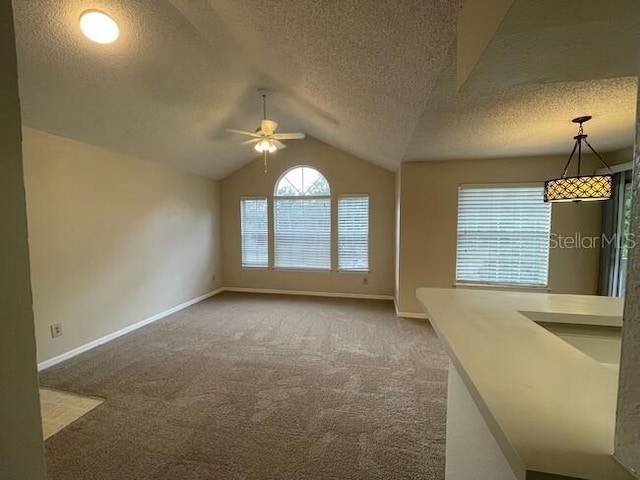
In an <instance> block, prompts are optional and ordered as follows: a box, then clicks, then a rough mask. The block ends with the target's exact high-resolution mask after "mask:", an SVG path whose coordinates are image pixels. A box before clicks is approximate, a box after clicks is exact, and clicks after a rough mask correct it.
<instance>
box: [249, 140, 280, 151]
mask: <svg viewBox="0 0 640 480" xmlns="http://www.w3.org/2000/svg"><path fill="white" fill-rule="evenodd" d="M253 148H255V149H256V151H258V152H260V153H262V152H269V153H273V152H275V151H276V146H275V145H273V144H272V143H271V142H270V141H269V140H266V139H265V140H260V141H259V142H258V143H256V146H255V147H253Z"/></svg>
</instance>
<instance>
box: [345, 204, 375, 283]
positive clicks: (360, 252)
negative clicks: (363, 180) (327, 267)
mask: <svg viewBox="0 0 640 480" xmlns="http://www.w3.org/2000/svg"><path fill="white" fill-rule="evenodd" d="M338 269H340V270H352V271H367V270H369V196H368V195H361V196H357V197H341V198H340V199H339V200H338Z"/></svg>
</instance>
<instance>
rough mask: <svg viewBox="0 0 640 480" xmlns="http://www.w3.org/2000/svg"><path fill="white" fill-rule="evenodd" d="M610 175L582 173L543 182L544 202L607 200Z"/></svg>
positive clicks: (609, 194) (609, 190)
mask: <svg viewBox="0 0 640 480" xmlns="http://www.w3.org/2000/svg"><path fill="white" fill-rule="evenodd" d="M612 183H613V182H612V178H611V175H583V176H581V177H566V178H556V179H555V180H547V181H546V182H544V201H545V202H579V201H590V200H609V199H610V198H611V190H612Z"/></svg>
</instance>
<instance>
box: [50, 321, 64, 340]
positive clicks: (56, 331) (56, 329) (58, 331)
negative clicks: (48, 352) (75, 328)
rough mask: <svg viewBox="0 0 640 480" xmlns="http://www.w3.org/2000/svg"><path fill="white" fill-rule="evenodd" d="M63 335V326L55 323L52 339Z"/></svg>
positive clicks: (52, 326) (52, 327) (52, 329)
mask: <svg viewBox="0 0 640 480" xmlns="http://www.w3.org/2000/svg"><path fill="white" fill-rule="evenodd" d="M60 335H62V324H61V323H54V324H53V325H51V338H56V337H59V336H60Z"/></svg>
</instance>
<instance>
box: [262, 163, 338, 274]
mask: <svg viewBox="0 0 640 480" xmlns="http://www.w3.org/2000/svg"><path fill="white" fill-rule="evenodd" d="M274 230H275V231H274V239H275V245H274V246H275V249H274V250H275V267H276V268H301V269H313V270H330V269H331V188H330V187H329V182H328V181H327V179H326V178H325V177H324V175H322V174H321V173H320V172H319V171H318V170H316V169H315V168H311V167H307V166H299V167H294V168H291V169H289V170H287V171H286V172H285V173H284V174H283V175H282V176H281V177H280V178H279V179H278V181H277V182H276V186H275V189H274Z"/></svg>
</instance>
